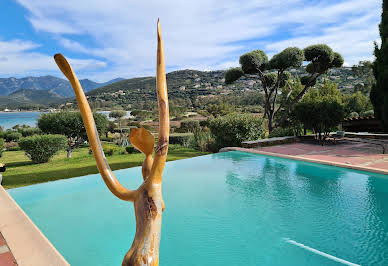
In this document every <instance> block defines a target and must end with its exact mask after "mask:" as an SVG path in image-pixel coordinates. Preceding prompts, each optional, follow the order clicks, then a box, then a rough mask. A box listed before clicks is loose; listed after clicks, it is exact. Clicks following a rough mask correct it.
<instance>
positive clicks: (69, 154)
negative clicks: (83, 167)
mask: <svg viewBox="0 0 388 266" xmlns="http://www.w3.org/2000/svg"><path fill="white" fill-rule="evenodd" d="M72 153H73V149H71V148H69V149H67V158H71V155H72Z"/></svg>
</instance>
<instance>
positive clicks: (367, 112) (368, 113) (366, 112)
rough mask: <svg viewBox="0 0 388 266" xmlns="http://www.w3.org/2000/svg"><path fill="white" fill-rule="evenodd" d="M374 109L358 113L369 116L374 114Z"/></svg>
mask: <svg viewBox="0 0 388 266" xmlns="http://www.w3.org/2000/svg"><path fill="white" fill-rule="evenodd" d="M374 114H375V113H374V111H373V110H368V111H365V112H362V113H361V114H360V115H361V116H370V115H374Z"/></svg>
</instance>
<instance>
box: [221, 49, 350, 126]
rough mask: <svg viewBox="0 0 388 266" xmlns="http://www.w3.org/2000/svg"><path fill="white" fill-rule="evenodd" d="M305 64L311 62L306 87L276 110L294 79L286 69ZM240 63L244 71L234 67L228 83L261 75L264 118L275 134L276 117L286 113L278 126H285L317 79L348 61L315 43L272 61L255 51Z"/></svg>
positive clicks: (285, 50) (284, 52) (241, 59)
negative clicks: (280, 98) (281, 90)
mask: <svg viewBox="0 0 388 266" xmlns="http://www.w3.org/2000/svg"><path fill="white" fill-rule="evenodd" d="M303 61H307V62H309V64H308V65H307V67H306V70H307V72H308V73H309V75H308V76H304V77H302V78H301V84H302V85H303V86H304V88H303V89H302V90H301V91H299V93H298V94H297V95H294V98H293V100H292V101H290V100H287V99H286V100H284V101H283V104H280V106H278V107H276V103H277V97H278V94H279V92H280V89H281V88H282V87H284V86H286V85H287V83H289V81H290V80H292V76H291V74H290V73H289V72H287V71H286V70H287V69H289V68H292V67H294V68H298V67H300V66H302V63H303ZM239 62H240V65H241V68H232V69H229V70H228V71H227V72H226V73H225V82H226V83H227V84H229V83H233V82H234V81H236V80H237V79H239V78H240V77H242V76H243V75H246V74H249V75H252V74H255V75H257V76H258V79H259V80H260V81H261V84H262V86H263V90H264V93H265V104H264V116H265V117H266V118H267V121H268V129H269V131H270V132H271V131H272V129H273V128H274V127H276V125H274V119H275V118H276V115H277V114H279V113H282V116H281V117H280V118H279V121H278V123H277V124H281V123H284V121H285V120H286V119H287V116H288V114H289V112H290V110H291V109H292V107H293V106H294V105H295V104H296V103H297V102H299V101H300V100H301V99H302V98H303V96H304V95H305V93H306V92H307V90H308V89H309V88H310V87H312V86H314V85H315V84H316V80H317V78H318V77H319V76H320V75H322V74H324V73H326V72H327V71H328V70H329V69H330V68H332V67H341V66H342V64H343V63H344V59H343V58H342V56H341V55H340V54H339V53H336V52H334V51H333V50H332V49H331V48H330V47H329V46H328V45H326V44H315V45H310V46H308V47H306V48H305V49H303V50H301V49H299V48H297V47H288V48H286V49H284V50H283V51H281V52H280V53H278V54H275V55H274V56H273V57H272V58H271V59H270V60H268V57H267V55H266V54H265V52H264V51H262V50H254V51H251V52H248V53H246V54H243V55H242V56H240V60H239ZM291 94H292V93H290V95H291Z"/></svg>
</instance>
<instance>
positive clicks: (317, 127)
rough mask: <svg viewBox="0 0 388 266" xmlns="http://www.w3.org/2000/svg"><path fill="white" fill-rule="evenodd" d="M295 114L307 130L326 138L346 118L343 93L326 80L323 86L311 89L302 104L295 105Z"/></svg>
mask: <svg viewBox="0 0 388 266" xmlns="http://www.w3.org/2000/svg"><path fill="white" fill-rule="evenodd" d="M293 112H294V114H295V117H296V119H297V120H298V121H300V122H301V123H303V124H304V126H305V128H308V129H312V130H313V131H314V133H315V134H317V135H318V136H319V139H320V140H322V137H324V136H326V135H327V134H328V133H329V132H330V131H332V130H334V129H335V127H336V126H337V125H338V124H339V123H340V122H341V120H342V119H343V118H344V114H345V110H344V106H343V104H342V95H341V92H340V91H339V90H338V89H337V85H336V84H335V83H333V82H330V81H329V80H325V81H324V84H323V85H320V86H319V87H318V88H313V89H311V90H310V91H309V92H308V93H307V94H306V96H305V97H304V98H303V100H302V101H301V102H299V103H298V104H296V105H295V107H294V111H293Z"/></svg>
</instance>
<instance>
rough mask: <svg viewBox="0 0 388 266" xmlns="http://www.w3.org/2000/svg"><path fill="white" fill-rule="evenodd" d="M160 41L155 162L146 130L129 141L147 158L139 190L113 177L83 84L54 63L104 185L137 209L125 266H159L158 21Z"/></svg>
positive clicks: (162, 96)
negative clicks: (67, 88)
mask: <svg viewBox="0 0 388 266" xmlns="http://www.w3.org/2000/svg"><path fill="white" fill-rule="evenodd" d="M157 39H158V48H157V63H156V90H157V95H158V107H159V135H158V143H157V146H156V148H155V158H152V154H153V151H154V143H155V139H154V136H153V135H152V134H151V133H150V132H149V131H147V130H146V129H144V128H138V129H132V130H131V132H130V137H129V139H130V142H131V143H132V144H133V146H135V147H136V148H137V149H139V150H140V151H141V152H142V153H144V154H145V156H146V158H145V160H144V162H143V166H142V175H143V180H144V182H143V183H142V185H141V186H140V187H139V188H138V189H137V190H129V189H126V188H125V187H123V186H122V185H121V184H120V183H119V181H118V180H117V179H116V177H115V176H114V174H113V172H112V170H111V169H110V167H109V164H108V162H107V161H106V158H105V155H104V152H103V150H102V148H101V143H100V139H99V135H98V132H97V130H96V127H95V123H94V120H93V115H92V111H91V109H90V106H89V104H88V102H87V100H86V97H85V94H84V92H83V90H82V87H81V84H80V83H79V81H78V79H77V77H76V75H75V74H74V72H73V70H72V68H71V66H70V65H69V63H68V62H67V60H66V59H65V57H64V56H62V55H61V54H56V55H55V56H54V59H55V62H56V63H57V65H58V67H59V68H60V69H61V71H62V72H63V74H64V75H65V76H66V77H67V78H68V80H69V81H70V83H71V85H72V87H73V89H74V92H75V94H76V98H77V101H78V106H79V109H80V111H81V114H82V119H83V122H84V125H85V128H86V131H87V134H88V138H89V143H90V146H91V148H92V151H93V155H94V158H95V160H96V163H97V167H98V170H99V171H100V173H101V176H102V178H103V179H104V182H105V184H106V185H107V187H108V188H109V190H110V191H111V192H112V193H113V194H114V195H116V196H117V197H118V198H120V199H122V200H125V201H132V202H133V204H134V207H135V215H136V234H135V239H134V240H133V243H132V246H131V248H130V250H129V251H128V253H127V254H126V255H125V257H124V260H123V263H122V264H123V265H159V244H160V233H161V224H162V211H163V209H164V202H163V199H162V174H163V170H164V165H165V162H166V157H167V150H168V139H169V130H170V126H169V123H170V121H169V109H168V96H167V84H166V72H165V64H164V51H163V41H162V36H161V29H160V23H159V20H158V24H157Z"/></svg>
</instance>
